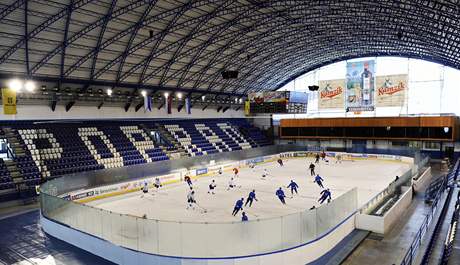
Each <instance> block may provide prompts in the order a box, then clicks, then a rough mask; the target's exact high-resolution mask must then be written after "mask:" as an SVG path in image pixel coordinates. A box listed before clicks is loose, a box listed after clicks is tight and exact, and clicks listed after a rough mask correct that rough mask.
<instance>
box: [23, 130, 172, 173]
mask: <svg viewBox="0 0 460 265" xmlns="http://www.w3.org/2000/svg"><path fill="white" fill-rule="evenodd" d="M40 127H41V128H39V129H18V130H17V132H18V134H19V135H20V138H21V140H22V141H24V144H25V146H26V147H27V150H28V151H29V152H30V153H31V159H32V161H34V162H35V163H36V164H37V165H40V168H41V169H42V176H43V177H46V178H49V177H55V176H60V175H64V174H71V173H77V172H82V171H90V170H97V169H103V168H115V167H122V166H129V165H135V164H142V163H147V162H154V161H160V160H167V159H169V158H168V156H167V155H166V154H165V153H164V152H163V151H162V149H161V148H159V147H155V146H154V144H153V141H152V140H151V139H150V138H149V137H148V135H147V134H146V133H145V132H144V131H143V130H141V129H139V127H138V126H120V124H113V123H105V124H101V125H97V126H96V125H95V126H83V125H82V124H79V123H76V124H71V123H70V124H53V125H51V126H44V125H41V126H40ZM34 173H35V172H34Z"/></svg>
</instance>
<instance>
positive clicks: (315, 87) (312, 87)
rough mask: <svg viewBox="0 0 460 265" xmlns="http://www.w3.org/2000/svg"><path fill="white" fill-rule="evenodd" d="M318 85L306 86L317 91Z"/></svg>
mask: <svg viewBox="0 0 460 265" xmlns="http://www.w3.org/2000/svg"><path fill="white" fill-rule="evenodd" d="M318 89H319V86H308V90H310V91H318Z"/></svg>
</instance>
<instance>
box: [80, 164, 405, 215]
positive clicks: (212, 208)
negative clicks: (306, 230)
mask: <svg viewBox="0 0 460 265" xmlns="http://www.w3.org/2000/svg"><path fill="white" fill-rule="evenodd" d="M311 162H313V159H312V158H296V159H284V167H280V166H279V165H278V163H277V162H270V163H264V164H260V165H257V166H256V167H255V168H254V169H250V168H242V169H240V173H239V177H238V178H236V184H237V185H238V186H241V187H239V188H235V189H232V190H230V191H227V186H228V182H229V180H230V177H231V176H233V172H224V173H223V174H222V175H219V176H209V177H202V178H199V179H197V180H194V182H193V187H194V190H195V192H196V200H197V202H198V204H199V205H200V206H201V207H203V208H205V209H206V210H207V212H206V213H203V211H201V210H199V208H196V209H195V210H192V209H190V210H187V209H186V207H187V203H186V198H187V192H188V190H189V188H188V186H187V184H186V183H185V182H181V183H175V184H170V185H166V186H163V187H161V188H160V189H159V190H158V191H155V192H154V190H153V189H150V190H149V194H148V195H146V196H144V197H143V198H141V195H142V194H141V192H140V191H139V192H133V193H129V194H125V195H120V196H116V197H111V198H106V199H100V200H96V201H92V202H89V203H87V204H89V205H92V206H94V207H98V208H103V209H106V210H110V211H113V212H118V213H124V214H130V215H134V216H139V217H142V216H143V215H144V214H146V215H147V218H149V219H158V220H165V221H166V220H168V221H182V222H211V223H219V222H229V221H230V222H231V221H239V220H241V214H240V213H241V212H240V213H239V214H238V215H237V216H236V217H233V216H232V211H233V207H234V205H235V202H236V201H237V200H238V199H240V198H242V197H244V198H245V200H246V197H247V195H248V193H249V192H250V191H251V190H252V189H255V191H256V197H257V199H258V201H255V202H254V203H253V205H252V207H250V208H249V207H244V211H245V212H246V213H247V214H248V217H249V219H252V220H253V219H265V218H270V217H275V216H283V215H287V214H290V213H295V212H299V211H303V210H305V209H310V208H311V207H312V206H313V205H315V206H316V207H318V206H319V205H320V204H319V203H318V198H319V193H320V191H321V188H320V187H318V185H317V184H316V183H314V182H313V177H311V176H310V171H309V169H308V166H309V164H310V163H311ZM410 166H411V165H409V164H406V163H403V162H396V161H382V160H357V161H344V162H342V163H341V164H335V162H332V161H331V162H330V163H329V164H328V163H326V162H323V161H321V162H320V164H319V165H318V164H317V166H316V173H318V174H320V175H321V176H322V177H323V178H324V182H323V184H324V186H325V187H327V188H330V190H331V192H332V199H335V198H337V197H339V196H340V195H341V194H343V193H345V192H347V191H349V190H350V189H352V188H354V187H357V188H358V202H359V205H360V206H361V205H363V204H365V203H366V202H368V201H369V200H370V199H371V198H372V197H373V196H375V195H376V194H378V193H379V192H380V191H382V190H383V189H384V188H385V187H387V186H388V184H389V183H390V182H392V181H394V179H395V176H396V175H402V174H403V173H404V172H406V171H407V170H408V169H409V168H410ZM264 168H266V169H267V171H268V172H269V174H270V175H269V176H268V177H267V178H266V179H262V177H261V175H262V172H263V171H264ZM212 179H215V180H216V183H217V188H216V189H215V193H216V194H215V195H212V194H208V185H209V184H210V183H211V180H212ZM291 179H293V180H294V181H295V182H297V184H298V185H299V186H300V188H299V190H298V191H299V194H298V195H296V194H294V196H293V198H290V196H291V192H290V190H288V188H286V186H287V185H288V184H289V182H290V180H291ZM279 187H282V188H283V190H284V191H285V194H286V195H287V196H288V198H287V200H286V205H283V204H282V203H281V202H280V201H279V199H278V197H276V196H275V192H276V190H277V189H278V188H279Z"/></svg>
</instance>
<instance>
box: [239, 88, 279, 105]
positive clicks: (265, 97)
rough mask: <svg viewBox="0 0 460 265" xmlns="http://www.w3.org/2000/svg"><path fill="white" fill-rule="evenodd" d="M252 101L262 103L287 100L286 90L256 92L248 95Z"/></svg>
mask: <svg viewBox="0 0 460 265" xmlns="http://www.w3.org/2000/svg"><path fill="white" fill-rule="evenodd" d="M248 98H249V101H250V102H251V103H256V104H262V103H279V102H287V100H288V99H287V97H286V92H285V91H266V92H255V93H250V94H249V95H248Z"/></svg>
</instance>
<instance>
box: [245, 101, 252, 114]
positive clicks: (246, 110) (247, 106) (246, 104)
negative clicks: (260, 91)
mask: <svg viewBox="0 0 460 265" xmlns="http://www.w3.org/2000/svg"><path fill="white" fill-rule="evenodd" d="M250 110H251V103H250V102H249V100H246V101H245V102H244V115H246V116H249V113H250Z"/></svg>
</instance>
